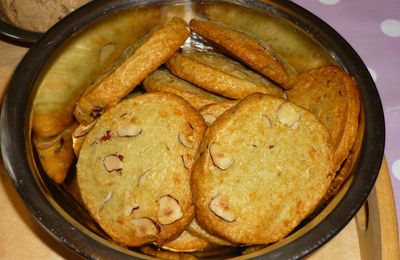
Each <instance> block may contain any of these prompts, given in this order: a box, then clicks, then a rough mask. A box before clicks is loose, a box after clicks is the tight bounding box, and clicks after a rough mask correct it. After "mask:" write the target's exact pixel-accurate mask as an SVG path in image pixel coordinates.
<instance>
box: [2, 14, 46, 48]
mask: <svg viewBox="0 0 400 260" xmlns="http://www.w3.org/2000/svg"><path fill="white" fill-rule="evenodd" d="M42 35H43V34H42V33H39V32H32V31H27V30H24V29H21V28H18V27H16V26H13V25H10V24H8V23H6V22H4V21H2V20H0V40H4V41H7V42H9V43H11V44H15V45H20V46H24V47H29V46H31V45H33V44H34V43H35V42H37V41H38V40H39V39H40V37H42Z"/></svg>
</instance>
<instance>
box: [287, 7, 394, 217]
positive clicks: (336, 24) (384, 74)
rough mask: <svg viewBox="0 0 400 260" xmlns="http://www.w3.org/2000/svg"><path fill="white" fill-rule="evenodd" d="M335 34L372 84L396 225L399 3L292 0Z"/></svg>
mask: <svg viewBox="0 0 400 260" xmlns="http://www.w3.org/2000/svg"><path fill="white" fill-rule="evenodd" d="M293 2H295V3H296V4H298V5H300V6H302V7H304V8H305V9H307V10H309V11H310V12H312V13H314V14H315V15H317V16H318V17H320V18H321V19H322V20H324V21H325V22H327V23H328V24H329V25H330V26H332V27H333V28H334V29H335V30H336V31H337V32H339V33H340V34H341V35H342V36H343V37H344V38H345V39H346V40H347V41H348V42H349V43H350V45H351V46H352V47H353V48H354V49H355V50H356V51H357V53H358V54H359V55H360V56H361V58H362V59H363V61H364V63H365V64H366V65H367V67H368V69H369V70H370V73H371V75H372V77H373V78H374V80H375V83H376V85H377V88H378V91H379V94H380V96H381V99H382V103H383V108H384V113H385V121H386V145H385V156H386V159H387V163H388V167H389V171H390V177H391V181H392V185H393V193H394V197H395V202H396V209H397V221H398V223H400V1H399V0H384V1H377V0H294V1H293Z"/></svg>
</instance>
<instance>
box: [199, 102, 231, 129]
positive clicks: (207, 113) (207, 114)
mask: <svg viewBox="0 0 400 260" xmlns="http://www.w3.org/2000/svg"><path fill="white" fill-rule="evenodd" d="M238 102H239V100H225V101H221V102H217V103H214V104H209V105H206V106H204V107H202V108H200V110H199V112H200V114H201V115H202V116H203V118H204V120H205V121H206V123H207V125H211V124H212V123H213V122H214V121H215V120H216V119H217V118H218V117H219V116H220V115H222V113H224V112H225V111H226V110H228V109H230V108H231V107H233V106H235V105H236V104H237V103H238Z"/></svg>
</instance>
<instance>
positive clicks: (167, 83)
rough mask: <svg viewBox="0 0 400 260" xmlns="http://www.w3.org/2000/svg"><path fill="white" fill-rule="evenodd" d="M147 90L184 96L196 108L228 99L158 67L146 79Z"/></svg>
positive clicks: (144, 82) (145, 87)
mask: <svg viewBox="0 0 400 260" xmlns="http://www.w3.org/2000/svg"><path fill="white" fill-rule="evenodd" d="M143 87H144V89H145V90H146V91H148V92H152V91H165V92H169V93H172V94H175V95H178V96H180V97H182V98H184V99H185V100H186V101H187V102H189V103H190V104H191V105H192V106H193V107H194V108H196V109H199V108H201V107H203V106H205V105H208V104H213V103H215V102H219V101H222V100H226V98H223V97H221V96H217V95H215V94H213V93H210V92H208V91H205V90H204V89H202V88H199V87H196V86H194V85H192V84H190V83H189V82H187V81H184V80H182V79H180V78H178V77H176V76H174V75H172V74H171V73H170V72H169V71H168V70H166V69H158V70H156V71H155V72H153V73H152V74H150V75H149V76H148V77H147V78H146V79H145V80H144V81H143Z"/></svg>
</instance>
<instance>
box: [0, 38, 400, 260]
mask: <svg viewBox="0 0 400 260" xmlns="http://www.w3.org/2000/svg"><path fill="white" fill-rule="evenodd" d="M26 51H27V49H25V48H22V47H16V46H13V45H10V44H7V43H4V42H1V41H0V100H2V98H3V96H4V92H5V91H6V87H7V82H8V81H9V79H10V77H11V75H12V72H13V71H14V69H15V67H16V65H17V64H18V62H19V61H20V59H21V58H22V57H23V55H24V54H25V53H26ZM6 175H7V174H6V171H5V169H4V164H3V161H0V177H1V178H0V205H1V207H2V210H1V214H0V231H1V236H0V259H21V260H23V259H32V258H35V259H36V258H37V259H81V258H80V257H79V256H77V255H75V254H74V253H73V252H72V251H70V250H68V249H66V248H65V247H63V246H62V245H61V244H59V243H58V242H57V241H56V240H55V239H54V238H53V237H51V236H50V235H49V234H48V233H47V232H46V231H44V230H43V229H42V228H41V226H40V225H39V224H38V223H37V222H36V220H35V219H33V217H32V216H31V214H30V213H29V211H28V210H27V209H26V208H25V205H24V203H23V201H22V200H21V199H20V198H19V196H18V193H17V192H16V190H15V188H14V187H13V185H12V183H11V181H10V179H9V178H8V177H7V176H6ZM367 205H368V206H367V207H368V212H366V210H365V208H362V209H361V210H360V212H359V213H358V214H357V216H356V218H355V219H353V220H352V221H351V222H350V223H349V224H348V225H347V226H346V227H345V228H344V229H343V230H342V231H341V232H340V233H339V234H338V235H337V236H335V237H334V238H333V239H332V240H331V241H329V242H328V243H327V244H326V245H324V246H323V247H322V248H320V249H319V250H317V251H316V252H315V253H313V254H312V255H311V256H309V257H308V259H313V260H315V259H333V258H334V259H335V260H341V259H343V260H345V259H346V260H347V259H352V260H357V259H366V260H369V259H374V260H375V259H385V260H386V259H387V260H392V259H399V240H398V232H397V223H396V211H395V206H394V200H393V194H392V186H391V183H390V176H389V172H388V168H387V165H386V161H384V162H383V164H382V169H381V172H380V175H379V178H378V181H377V183H376V185H375V187H374V189H373V191H372V192H371V195H370V197H369V199H368V202H367ZM365 223H368V224H367V226H366V225H365ZM365 227H366V228H365Z"/></svg>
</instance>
